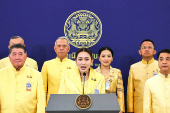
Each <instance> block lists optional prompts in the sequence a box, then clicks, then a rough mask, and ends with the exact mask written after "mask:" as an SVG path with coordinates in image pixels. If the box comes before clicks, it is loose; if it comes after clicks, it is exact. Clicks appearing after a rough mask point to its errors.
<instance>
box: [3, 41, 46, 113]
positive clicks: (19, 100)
mask: <svg viewBox="0 0 170 113" xmlns="http://www.w3.org/2000/svg"><path fill="white" fill-rule="evenodd" d="M26 58H27V52H26V48H25V46H24V45H22V44H14V45H12V46H11V48H10V49H9V59H10V61H11V64H12V65H11V66H9V67H6V68H3V69H0V113H45V110H44V109H45V99H44V88H43V81H42V76H41V73H40V72H38V71H37V70H35V69H32V68H30V67H28V66H26V64H25V60H26Z"/></svg>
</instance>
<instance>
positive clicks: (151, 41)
mask: <svg viewBox="0 0 170 113" xmlns="http://www.w3.org/2000/svg"><path fill="white" fill-rule="evenodd" d="M145 41H149V42H151V43H152V44H153V47H154V48H155V44H154V42H153V41H152V40H150V39H145V40H143V41H142V42H141V44H140V48H141V45H142V43H143V42H145Z"/></svg>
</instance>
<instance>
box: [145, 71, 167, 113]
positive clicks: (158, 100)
mask: <svg viewBox="0 0 170 113" xmlns="http://www.w3.org/2000/svg"><path fill="white" fill-rule="evenodd" d="M143 113H170V74H169V75H168V77H167V78H165V75H163V74H161V73H159V74H158V75H156V76H154V77H152V78H150V79H148V80H147V81H146V83H145V88H144V101H143Z"/></svg>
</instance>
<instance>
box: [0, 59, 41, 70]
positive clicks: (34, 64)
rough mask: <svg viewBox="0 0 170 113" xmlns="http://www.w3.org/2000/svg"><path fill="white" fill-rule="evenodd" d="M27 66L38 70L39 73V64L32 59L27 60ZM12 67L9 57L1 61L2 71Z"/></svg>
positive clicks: (0, 67)
mask: <svg viewBox="0 0 170 113" xmlns="http://www.w3.org/2000/svg"><path fill="white" fill-rule="evenodd" d="M25 64H26V66H28V67H31V68H33V69H36V70H37V71H38V65H37V62H36V61H35V60H33V59H31V58H28V57H27V59H26V61H25ZM9 66H12V64H11V62H10V60H9V57H5V58H3V59H1V60H0V69H2V68H5V67H9Z"/></svg>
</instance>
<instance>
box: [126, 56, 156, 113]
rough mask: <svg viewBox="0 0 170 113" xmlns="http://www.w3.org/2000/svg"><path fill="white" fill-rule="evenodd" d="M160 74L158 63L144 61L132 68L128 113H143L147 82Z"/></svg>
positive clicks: (128, 92) (128, 89)
mask: <svg viewBox="0 0 170 113" xmlns="http://www.w3.org/2000/svg"><path fill="white" fill-rule="evenodd" d="M158 72H159V67H158V61H156V60H154V58H153V59H151V60H150V61H149V63H148V64H147V62H146V61H145V60H143V59H142V61H140V62H137V63H135V64H133V65H131V67H130V71H129V78H128V87H127V112H135V113H143V93H144V85H145V81H146V80H148V79H149V78H151V77H153V75H155V74H157V73H158Z"/></svg>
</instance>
